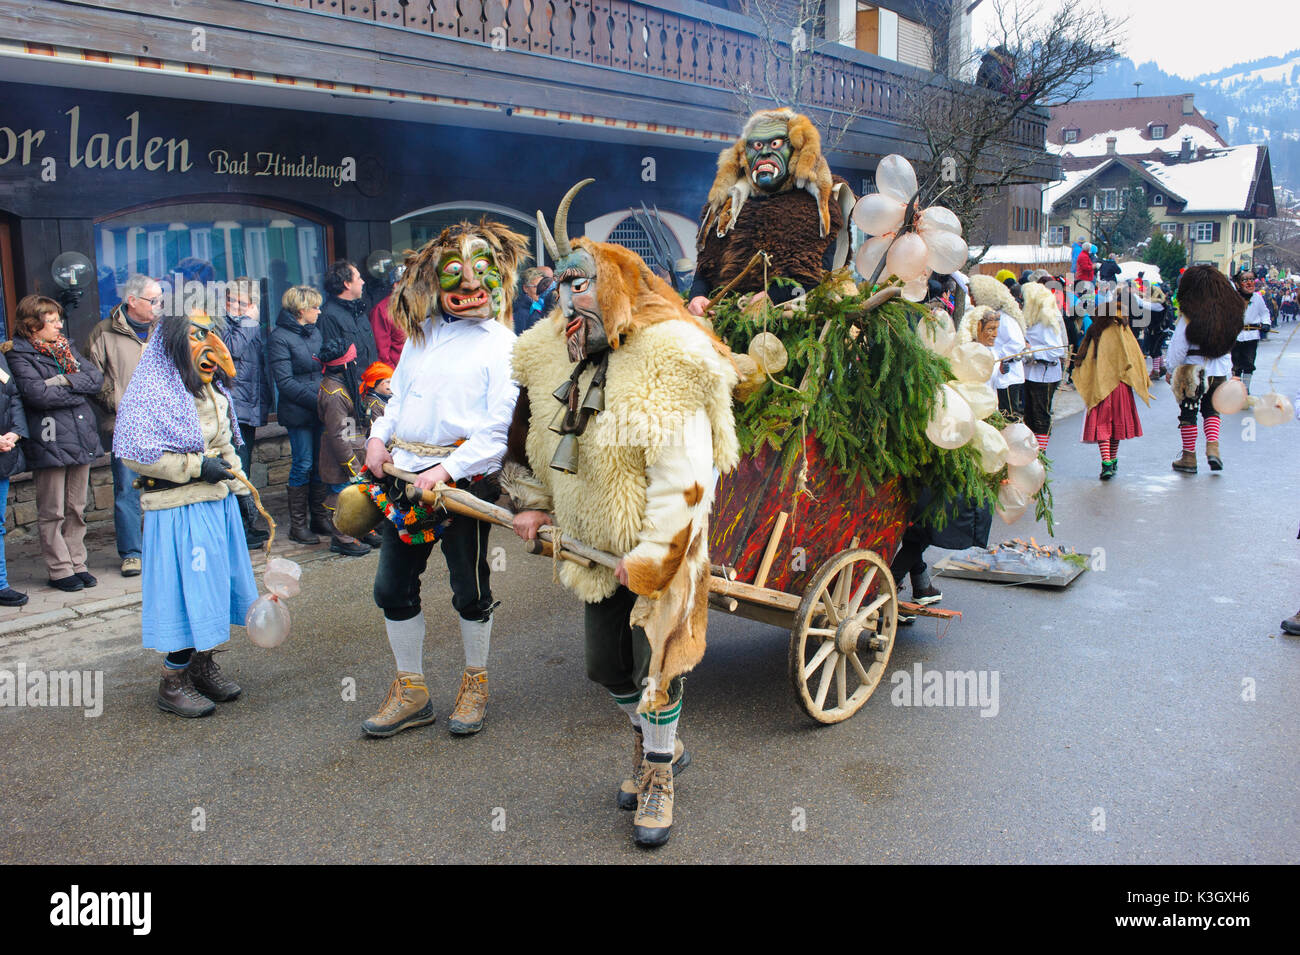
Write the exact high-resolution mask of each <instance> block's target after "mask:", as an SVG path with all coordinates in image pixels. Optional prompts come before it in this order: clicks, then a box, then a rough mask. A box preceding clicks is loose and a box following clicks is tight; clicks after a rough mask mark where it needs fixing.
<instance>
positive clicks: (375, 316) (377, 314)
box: [357, 295, 406, 371]
mask: <svg viewBox="0 0 1300 955" xmlns="http://www.w3.org/2000/svg"><path fill="white" fill-rule="evenodd" d="M392 300H393V299H392V296H391V295H390V296H387V297H385V298H384V299H382V300H381V301H380V302H379V304H378V305H376V306H375V307H374V308H373V309H371V310H370V330H371V331H372V332H374V335H375V347H376V349H377V350H378V351H377V354H378V355H379V358H378V359H377V360H378V361H382V362H383V363H384V364H385V365H389V366H391V367H393V368H396V367H397V359H399V358H401V357H402V346H403V345H405V344H406V332H404V331H402V330H401V329H400V328H398V327H397V323H396V322H394V321H393V318H392V316H391V315H390V314H389V312H388V307H389V305H390V304H391V303H392ZM360 359H361V346H360V345H358V346H357V368H359V369H360V370H361V371H365V370H366V369H367V368H369V367H370V366H369V365H363V364H361V360H360Z"/></svg>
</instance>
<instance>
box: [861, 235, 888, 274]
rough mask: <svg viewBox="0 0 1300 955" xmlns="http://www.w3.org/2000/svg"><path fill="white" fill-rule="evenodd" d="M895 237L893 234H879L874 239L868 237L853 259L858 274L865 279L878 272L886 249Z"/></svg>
mask: <svg viewBox="0 0 1300 955" xmlns="http://www.w3.org/2000/svg"><path fill="white" fill-rule="evenodd" d="M893 239H894V237H893V236H892V235H878V236H876V237H875V238H874V239H868V240H867V241H866V242H863V243H862V245H861V246H860V247H859V248H858V254H857V256H856V257H855V258H854V260H853V265H854V267H855V268H856V269H857V270H858V274H859V275H861V276H862V277H863V278H864V279H870V278H871V277H872V276H873V275H875V274H876V266H878V265H879V264H880V262H881V260H882V259H884V257H885V251H886V250H887V249H888V248H889V243H890V242H892V241H893Z"/></svg>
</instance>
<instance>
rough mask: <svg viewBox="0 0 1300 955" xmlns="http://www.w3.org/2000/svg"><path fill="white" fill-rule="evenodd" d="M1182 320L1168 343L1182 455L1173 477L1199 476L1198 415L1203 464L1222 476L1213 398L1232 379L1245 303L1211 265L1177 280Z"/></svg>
mask: <svg viewBox="0 0 1300 955" xmlns="http://www.w3.org/2000/svg"><path fill="white" fill-rule="evenodd" d="M1178 309H1179V311H1180V312H1181V317H1180V318H1179V319H1178V324H1177V325H1176V326H1175V327H1174V336H1173V338H1171V339H1170V341H1169V367H1170V368H1172V369H1173V370H1174V371H1173V379H1172V381H1171V385H1172V387H1173V392H1174V397H1175V398H1177V399H1178V431H1179V433H1180V434H1181V435H1182V439H1183V453H1182V454H1180V455H1179V456H1178V459H1177V460H1176V461H1174V463H1173V468H1174V470H1175V471H1183V472H1185V473H1187V474H1195V473H1196V415H1197V413H1198V412H1199V413H1200V416H1201V421H1202V423H1203V425H1204V427H1205V459H1206V461H1207V462H1208V463H1209V465H1210V470H1211V471H1222V470H1223V458H1222V457H1220V455H1219V412H1218V411H1216V410H1215V409H1214V402H1213V399H1214V392H1215V391H1217V390H1218V388H1219V386H1220V385H1221V384H1223V383H1224V382H1225V381H1227V378H1228V375H1230V374H1231V373H1232V351H1233V348H1234V347H1236V341H1237V336H1238V335H1239V334H1240V333H1241V326H1242V322H1243V320H1244V318H1245V315H1246V300H1245V299H1244V298H1243V297H1242V296H1241V295H1239V294H1237V290H1236V289H1235V288H1233V285H1232V283H1231V282H1229V281H1228V279H1227V278H1226V277H1225V276H1224V275H1223V273H1222V272H1220V271H1219V270H1218V269H1216V268H1215V267H1214V266H1212V265H1193V266H1192V267H1191V268H1190V269H1188V270H1187V271H1186V272H1184V273H1183V274H1182V277H1181V278H1180V279H1179V280H1178Z"/></svg>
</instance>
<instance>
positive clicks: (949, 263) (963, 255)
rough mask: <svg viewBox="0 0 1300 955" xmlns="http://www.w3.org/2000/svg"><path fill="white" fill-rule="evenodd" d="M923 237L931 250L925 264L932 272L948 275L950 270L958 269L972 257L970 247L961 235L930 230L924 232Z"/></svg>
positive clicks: (926, 245)
mask: <svg viewBox="0 0 1300 955" xmlns="http://www.w3.org/2000/svg"><path fill="white" fill-rule="evenodd" d="M922 238H923V239H924V241H925V247H926V248H927V249H928V250H929V253H928V254H927V255H926V257H925V264H926V265H927V266H928V267H929V269H930V271H931V272H938V273H939V274H941V275H947V274H948V273H949V272H955V271H957V270H958V269H959V268H961V267H962V266H963V265H965V264H966V260H967V259H968V258H970V247H969V246H968V245H966V240H965V239H963V238H962V237H961V236H959V235H953V234H952V233H951V232H930V233H924V234H923V235H922Z"/></svg>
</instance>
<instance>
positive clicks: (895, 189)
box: [876, 153, 916, 278]
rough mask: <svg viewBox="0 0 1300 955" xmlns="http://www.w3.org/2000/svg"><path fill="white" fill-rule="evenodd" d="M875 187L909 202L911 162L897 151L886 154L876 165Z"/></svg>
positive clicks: (912, 189) (912, 190)
mask: <svg viewBox="0 0 1300 955" xmlns="http://www.w3.org/2000/svg"><path fill="white" fill-rule="evenodd" d="M876 188H877V189H879V190H880V191H881V192H883V193H884V194H885V195H887V196H889V197H890V198H892V199H897V200H898V201H899V202H902V203H908V202H911V201H912V197H913V196H914V195H916V172H915V170H913V169H912V164H911V163H910V162H908V161H907V160H906V159H904V158H903V157H902V156H900V155H898V154H897V153H891V154H890V155H888V156H886V157H885V158H884V159H882V160H880V163H879V164H878V165H877V166H876ZM901 277H902V276H900V278H901Z"/></svg>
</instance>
